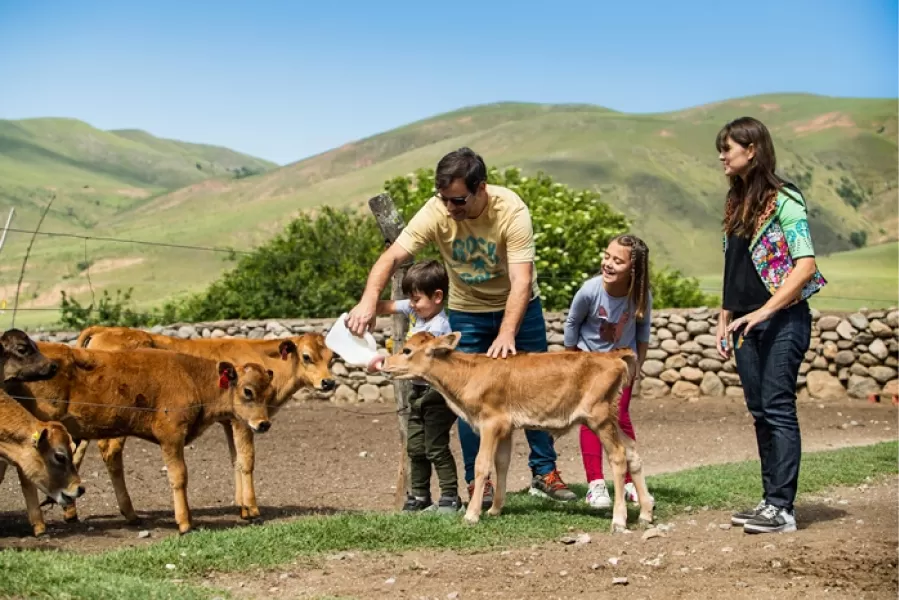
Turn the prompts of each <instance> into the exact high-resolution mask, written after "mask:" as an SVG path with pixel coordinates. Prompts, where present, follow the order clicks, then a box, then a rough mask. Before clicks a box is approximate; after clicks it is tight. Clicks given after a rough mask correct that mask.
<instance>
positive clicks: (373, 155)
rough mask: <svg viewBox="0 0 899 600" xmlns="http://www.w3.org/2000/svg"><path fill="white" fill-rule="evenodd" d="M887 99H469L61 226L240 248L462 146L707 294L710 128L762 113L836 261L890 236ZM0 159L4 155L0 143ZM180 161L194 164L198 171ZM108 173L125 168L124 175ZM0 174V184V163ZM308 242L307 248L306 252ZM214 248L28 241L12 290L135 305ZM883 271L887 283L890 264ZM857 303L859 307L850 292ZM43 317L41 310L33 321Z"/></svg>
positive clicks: (892, 152) (817, 233)
mask: <svg viewBox="0 0 899 600" xmlns="http://www.w3.org/2000/svg"><path fill="white" fill-rule="evenodd" d="M896 106H897V103H896V99H885V100H867V99H843V98H830V97H821V96H813V95H804V94H791V95H770V96H757V97H750V98H742V99H735V100H729V101H725V102H720V103H715V104H711V105H705V106H701V107H695V108H690V109H687V110H682V111H677V112H672V113H663V114H626V113H620V112H616V111H612V110H608V109H605V108H602V107H596V106H590V105H540V104H521V103H502V104H493V105H487V106H478V107H471V108H465V109H461V110H458V111H454V112H451V113H447V114H443V115H438V116H435V117H433V118H430V119H426V120H423V121H420V122H416V123H412V124H409V125H406V126H404V127H400V128H398V129H395V130H392V131H388V132H385V133H382V134H379V135H376V136H372V137H370V138H366V139H364V140H359V141H356V142H352V143H348V144H346V145H344V146H341V147H340V148H336V149H334V150H332V151H329V152H325V153H323V154H320V155H317V156H313V157H310V158H308V159H305V160H302V161H299V162H296V163H293V164H290V165H286V166H284V167H281V168H277V169H273V170H270V171H268V172H266V173H264V174H261V175H256V176H251V177H245V178H240V179H235V178H234V177H233V176H231V175H230V174H229V173H228V172H227V171H224V170H223V169H222V170H220V171H218V172H216V173H213V174H217V175H219V176H217V177H214V178H213V179H208V180H203V181H197V180H195V181H194V182H193V183H191V182H187V185H185V187H181V188H179V189H177V190H175V191H171V192H168V193H158V192H157V195H156V196H155V197H145V198H142V199H130V200H125V199H123V196H117V197H116V198H117V200H115V202H117V203H118V204H117V205H116V207H115V209H114V210H110V211H108V212H107V213H105V214H104V216H103V218H102V219H96V220H91V219H90V218H85V217H82V216H81V215H80V214H79V212H78V211H79V209H81V210H84V211H87V207H86V206H85V204H87V198H83V197H81V196H80V195H79V196H78V197H77V200H75V199H73V200H72V208H73V209H74V211H75V214H76V215H77V217H78V218H77V219H75V218H74V217H73V218H70V219H68V220H63V221H64V224H65V225H66V226H67V227H68V230H70V231H73V230H79V228H80V231H81V232H87V233H88V234H89V235H94V236H104V235H106V236H114V237H120V238H130V239H141V240H148V241H154V242H168V243H177V244H194V245H203V246H224V247H229V248H236V249H249V248H252V247H255V246H257V245H259V244H261V243H263V242H265V241H267V240H268V239H271V238H272V237H273V236H274V235H276V234H277V233H279V232H281V230H282V229H283V227H284V226H285V225H286V224H287V223H289V222H290V221H291V220H292V219H293V218H295V217H296V216H297V215H298V214H299V213H300V212H301V211H304V210H308V209H314V208H315V207H317V206H321V205H328V206H334V207H344V206H359V207H361V208H363V209H365V202H366V201H367V200H368V198H369V197H371V196H373V195H375V194H377V193H378V192H379V191H381V190H382V189H383V186H384V183H385V181H387V180H389V179H391V178H393V177H396V176H398V175H405V174H407V173H411V172H413V171H415V170H416V169H419V168H422V167H433V166H434V164H436V161H437V160H438V159H439V158H440V157H441V156H442V155H443V154H444V153H446V152H447V151H449V150H452V149H455V148H457V147H459V146H462V145H469V146H471V147H473V148H475V149H476V150H477V151H478V152H480V153H481V154H482V155H483V156H484V157H485V160H487V162H488V165H489V166H495V167H498V168H503V167H506V166H518V167H521V168H522V169H523V172H524V174H526V175H527V174H533V173H536V172H537V171H539V170H543V171H545V172H546V173H548V174H550V175H551V176H552V177H553V178H554V179H555V180H557V181H560V182H562V183H566V184H569V185H571V186H573V187H577V188H589V189H594V190H597V191H599V192H600V193H601V196H602V199H603V201H605V202H608V203H609V204H611V205H612V206H613V207H615V208H616V209H618V210H620V211H622V212H623V213H624V214H625V215H626V216H627V217H628V218H629V219H630V220H631V221H632V222H633V223H634V224H635V225H634V231H635V232H636V233H638V234H639V235H642V236H643V237H645V239H647V241H648V243H649V244H650V247H651V251H652V254H653V258H654V262H655V263H656V264H658V265H659V266H664V265H669V266H671V267H673V268H677V269H680V270H681V271H683V272H684V273H686V274H688V275H695V276H698V277H700V278H702V281H703V282H706V283H707V286H708V288H709V291H711V292H713V293H714V292H717V291H718V289H719V288H720V280H717V281H716V279H715V277H720V275H719V274H720V270H721V264H722V261H721V253H720V233H719V231H720V214H721V204H722V198H723V194H724V191H725V188H726V182H725V180H724V178H723V176H722V174H721V170H720V167H719V165H718V160H717V153H716V150H715V148H714V139H715V134H716V133H717V131H718V129H719V128H720V127H721V125H722V124H723V123H725V122H726V121H728V120H730V119H732V118H735V117H738V116H741V115H752V116H756V117H758V118H760V119H761V120H763V121H764V122H765V123H766V124H767V125H768V126H769V127H770V128H771V130H772V134H773V135H774V138H775V144H776V146H777V152H778V164H779V167H780V170H781V171H782V172H783V173H784V174H785V175H786V176H787V177H789V178H791V179H792V180H793V181H795V182H796V183H797V184H799V185H800V186H801V187H802V189H803V190H804V191H805V192H806V195H807V197H808V199H809V202H810V207H811V226H812V232H813V235H814V237H815V242H816V246H817V248H818V250H819V253H821V254H822V255H826V254H829V253H833V252H848V256H852V254H853V253H851V252H849V251H851V250H852V249H853V248H855V247H857V246H866V245H867V246H873V245H875V244H878V243H881V242H886V241H891V240H896V239H897V228H899V216H897V203H896V194H897V191H896V190H897V161H899V152H897V115H896ZM69 123H70V122H63V123H62V124H69ZM94 131H96V130H94ZM99 134H102V136H103V139H106V137H107V136H109V137H111V138H113V139H115V140H119V141H120V142H121V144H125V145H128V144H140V147H142V148H154V149H157V151H158V153H159V154H161V155H165V156H168V157H171V156H172V154H173V153H172V152H164V151H163V149H159V148H157V147H156V146H153V145H151V144H147V143H145V142H142V141H141V137H142V136H141V134H134V133H131V132H118V133H111V132H98V135H99ZM143 135H146V134H143ZM154 139H155V138H154ZM160 143H163V144H167V142H166V141H160ZM83 146H84V145H83V144H82V147H81V148H82V149H83ZM166 147H168V146H166ZM179 147H184V148H189V149H190V150H187V152H188V153H190V152H200V150H199V149H200V148H203V147H200V146H192V145H183V144H179ZM76 148H79V146H76ZM128 148H130V146H128ZM79 151H80V150H79ZM2 154H3V157H0V158H2V159H3V160H5V159H6V157H5V155H6V152H5V151H4V152H3V153H2ZM67 156H71V157H72V158H71V160H72V161H73V162H74V163H75V164H74V165H72V166H71V167H72V168H75V166H78V167H80V166H81V165H83V164H84V163H85V162H86V161H85V158H84V156H83V155H79V154H78V153H77V152H75V151H74V150H72V153H71V154H70V155H67ZM78 156H81V158H80V159H78V158H77V157H78ZM109 156H115V153H114V152H111V153H110V154H109ZM206 156H208V155H206ZM235 156H239V155H235ZM41 158H42V157H41V155H40V154H38V155H34V156H31V157H29V156H28V155H26V158H25V159H21V160H20V161H19V162H20V163H22V164H23V165H27V170H28V171H29V172H30V173H31V175H32V177H31V181H32V185H34V181H35V180H38V179H40V173H41V170H42V169H43V168H44V165H43V164H42V163H41V162H40V159H41ZM222 160H224V159H222ZM247 160H249V159H247ZM111 162H113V164H114V165H115V167H113V166H110V167H109V168H108V169H107V170H99V169H98V170H96V171H95V173H96V177H97V179H96V181H95V183H94V184H93V185H95V186H99V185H101V183H103V182H104V181H103V179H104V178H105V177H107V175H106V174H107V173H109V175H108V177H109V178H110V179H112V180H113V181H114V182H115V183H113V182H112V181H110V182H106V187H105V188H104V189H105V190H110V189H113V190H115V189H125V188H124V187H120V188H113V187H112V186H113V185H120V186H121V185H122V183H121V182H123V181H128V183H129V185H131V186H133V187H140V189H145V190H146V189H150V188H152V187H153V186H152V184H151V183H148V178H150V179H149V181H150V182H152V181H153V180H152V177H157V178H162V177H163V175H162V174H160V173H159V171H164V172H165V173H166V175H165V177H168V178H169V179H166V180H165V181H166V183H170V182H172V181H174V180H176V179H177V178H178V177H187V176H188V173H191V174H192V175H193V174H194V173H192V172H191V171H190V169H189V168H186V169H179V168H174V167H173V168H171V169H160V170H159V171H156V172H155V174H153V175H144V176H143V177H144V179H140V176H139V175H138V174H136V173H134V172H133V171H130V170H128V169H125V168H124V167H125V166H127V165H133V164H139V163H133V162H132V161H130V160H124V159H116V160H115V161H111ZM175 162H176V163H177V164H179V165H181V164H182V163H180V162H178V161H175ZM166 164H168V163H166ZM243 164H251V163H249V162H245V163H243ZM54 165H55V163H54ZM223 166H224V165H223ZM65 167H66V168H65V169H64V168H63V167H60V166H54V169H55V170H56V171H57V173H58V175H59V176H58V177H57V181H58V183H57V184H54V185H57V186H58V187H59V188H61V189H65V190H66V191H67V192H68V193H73V194H80V192H79V191H78V190H77V184H75V182H76V180H77V177H69V176H68V175H66V177H63V176H62V172H63V171H65V172H66V173H68V167H69V165H65ZM2 168H3V167H0V169H2ZM119 168H122V169H123V170H122V171H119V170H117V169H119ZM191 168H193V170H194V171H196V175H202V176H203V177H206V176H208V175H209V174H210V173H209V172H207V173H203V174H200V172H199V170H197V169H196V166H193V165H191ZM122 173H128V175H127V177H126V176H125V175H122ZM122 177H124V179H122ZM160 180H161V179H160ZM0 181H4V182H5V181H6V179H5V177H4V174H3V172H2V171H0ZM3 185H5V184H3ZM26 187H27V186H26ZM45 201H46V198H45V197H34V198H28V199H27V200H26V202H31V203H32V204H36V205H40V204H42V203H44V202H45ZM57 202H59V201H58V200H57ZM109 202H110V203H112V202H113V201H112V200H111V199H110V200H109ZM4 203H5V198H4ZM101 203H102V202H101ZM63 206H64V205H63ZM54 208H55V209H57V207H54ZM60 209H61V207H60ZM55 212H56V210H55ZM57 217H59V216H58V215H57ZM36 221H37V213H36V210H34V209H33V208H32V210H31V211H30V212H29V213H28V214H27V215H26V216H24V217H22V218H21V219H20V218H18V217H17V220H16V223H15V226H18V227H23V228H29V227H33V225H34V224H35V223H36ZM59 224H60V219H59V218H57V219H56V221H55V222H51V221H50V219H49V218H48V221H47V222H45V225H44V227H43V229H45V230H54V229H58V225H59ZM27 243H28V236H24V235H21V234H17V235H14V234H10V236H9V239H8V240H7V247H5V248H4V250H3V258H4V260H3V262H2V266H0V291H5V292H6V297H7V298H9V286H10V284H13V285H12V288H13V290H14V287H15V286H14V284H15V280H16V277H17V275H18V265H19V264H20V263H21V257H22V255H23V253H24V248H25V246H26V245H27ZM85 250H86V251H85ZM316 250H317V249H316V248H314V247H310V248H309V252H316ZM227 258H228V254H227V253H216V252H208V251H207V252H204V251H196V250H182V249H170V248H169V249H166V248H160V247H152V246H137V245H130V244H117V243H112V242H98V241H93V240H92V241H90V242H88V243H87V244H85V242H84V241H82V240H66V239H54V240H52V241H51V240H50V239H49V238H39V239H38V240H37V242H36V243H35V247H34V249H33V250H32V257H31V259H30V262H29V268H28V272H27V274H26V279H25V281H26V282H27V283H28V295H27V297H26V296H25V295H23V301H26V300H27V301H28V302H29V303H31V305H32V306H34V305H38V306H43V307H45V308H51V307H55V306H58V299H59V290H61V289H68V290H70V291H71V292H72V293H73V294H74V296H75V297H77V298H79V299H80V300H85V299H87V301H89V298H90V288H91V287H93V288H94V290H95V292H96V291H98V290H100V289H103V288H104V287H112V288H113V289H114V288H115V287H121V288H127V287H131V286H134V288H135V289H134V298H135V299H136V300H137V301H138V306H143V307H149V306H151V305H158V304H159V303H160V302H161V301H162V300H163V299H168V298H174V297H183V296H184V295H186V294H187V293H190V292H196V291H199V290H201V289H203V288H205V286H206V285H208V284H209V283H210V282H211V281H213V280H214V279H216V278H217V277H218V276H219V275H220V274H221V273H222V272H223V270H224V269H227V268H229V267H230V266H233V263H230V262H229V261H228V260H227ZM83 264H92V265H94V267H92V268H91V270H90V273H89V274H90V279H91V281H90V285H89V284H88V281H87V275H88V273H87V271H86V270H85V269H80V268H78V267H79V266H83ZM97 264H99V265H100V267H101V268H96V265H97ZM850 272H851V269H850ZM892 281H893V282H895V281H896V279H895V273H893V280H892ZM895 288H896V286H895V285H893V286H892V288H891V289H888V290H866V294H865V297H866V298H870V297H872V296H874V297H876V298H880V297H881V296H882V295H884V294H885V296H884V299H883V303H884V304H891V303H895V296H896V294H895V291H896V289H895ZM848 302H849V303H851V302H852V301H851V299H850V300H849V301H848ZM862 304H866V305H868V306H873V305H875V303H874V302H870V301H868V302H863V303H858V305H859V306H860V305H862ZM47 312H51V311H49V310H48V311H47ZM55 317H56V314H55V313H51V314H48V315H44V316H43V317H42V318H41V319H39V320H42V321H44V322H46V321H48V320H53V318H55ZM23 318H26V317H25V315H22V316H20V317H18V318H17V322H19V320H20V319H23ZM27 318H28V319H29V320H30V319H36V318H37V315H34V314H32V315H28V316H27ZM23 322H24V321H23Z"/></svg>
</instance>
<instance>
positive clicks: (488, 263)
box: [453, 235, 501, 285]
mask: <svg viewBox="0 0 899 600" xmlns="http://www.w3.org/2000/svg"><path fill="white" fill-rule="evenodd" d="M499 262H500V261H499V257H498V256H497V254H496V242H494V241H490V240H485V239H484V238H482V237H477V238H476V237H474V236H473V235H469V236H468V237H467V238H465V239H457V240H454V241H453V267H454V268H455V269H456V271H457V272H458V273H459V279H461V280H462V281H464V282H465V283H467V284H469V285H474V284H478V283H484V282H485V281H488V280H490V279H493V278H494V277H498V276H499V273H498V272H497V269H496V265H498V264H499ZM500 270H501V269H500Z"/></svg>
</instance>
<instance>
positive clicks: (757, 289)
mask: <svg viewBox="0 0 899 600" xmlns="http://www.w3.org/2000/svg"><path fill="white" fill-rule="evenodd" d="M715 146H716V147H717V149H718V153H719V155H718V158H719V160H720V161H721V162H722V163H723V165H724V174H725V175H726V176H727V177H728V179H729V180H730V189H729V190H728V192H727V202H726V204H725V209H724V298H723V301H722V310H721V312H720V314H719V316H718V328H717V336H716V337H717V343H718V346H717V348H718V352H719V353H720V354H721V356H722V357H723V358H724V359H725V360H726V359H728V358H729V357H730V353H731V351H732V350H733V352H734V353H735V359H736V363H737V373H738V374H739V376H740V382H741V383H742V385H743V392H744V395H745V397H746V406H747V407H748V409H749V412H750V414H752V417H753V419H754V420H755V436H756V441H757V443H758V452H759V459H760V461H761V471H762V488H763V490H764V495H763V497H762V500H761V502H759V504H758V506H756V507H754V508H752V509H749V510H745V511H741V512H737V513H734V514H733V516H732V518H731V521H732V522H733V524H734V525H742V526H743V530H744V531H745V532H747V533H769V532H786V531H795V530H796V518H795V516H794V513H793V501H794V500H795V498H796V488H797V484H798V481H799V461H800V453H801V449H802V448H801V440H800V434H799V420H798V419H797V416H796V379H797V377H798V375H799V366H800V365H801V364H802V360H803V357H804V355H805V352H806V351H807V350H808V347H809V342H810V340H811V327H812V319H811V313H810V311H809V306H808V302H807V300H808V298H809V297H810V296H811V295H812V294H814V293H816V292H818V291H819V290H820V289H821V288H822V287H824V285H825V284H826V283H827V282H826V281H825V279H824V277H823V276H822V275H821V273H820V271H818V268H817V265H816V263H815V251H814V246H813V244H812V238H811V234H810V232H809V227H808V218H807V213H806V206H805V199H804V198H803V197H802V193H801V192H800V191H799V189H798V188H796V186H794V185H792V184H790V183H788V182H785V181H784V180H782V179H781V178H779V177H778V176H777V175H775V174H774V170H775V167H776V163H777V161H776V158H775V153H774V144H773V142H772V141H771V135H770V134H769V133H768V129H767V128H766V127H765V125H764V124H762V123H761V122H759V121H757V120H756V119H753V118H751V117H741V118H739V119H736V120H734V121H731V122H730V123H728V124H727V125H725V126H724V127H723V128H722V129H721V131H720V132H719V133H718V138H717V140H716V141H715ZM728 338H730V339H728Z"/></svg>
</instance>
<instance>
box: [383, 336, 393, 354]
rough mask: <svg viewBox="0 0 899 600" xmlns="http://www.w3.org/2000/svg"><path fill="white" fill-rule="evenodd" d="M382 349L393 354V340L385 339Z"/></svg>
mask: <svg viewBox="0 0 899 600" xmlns="http://www.w3.org/2000/svg"><path fill="white" fill-rule="evenodd" d="M384 347H385V348H387V351H388V352H393V338H387V340H386V341H385V342H384Z"/></svg>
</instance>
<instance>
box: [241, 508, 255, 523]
mask: <svg viewBox="0 0 899 600" xmlns="http://www.w3.org/2000/svg"><path fill="white" fill-rule="evenodd" d="M240 518H241V519H244V520H245V521H251V520H253V519H258V518H259V507H258V506H241V507H240Z"/></svg>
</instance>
